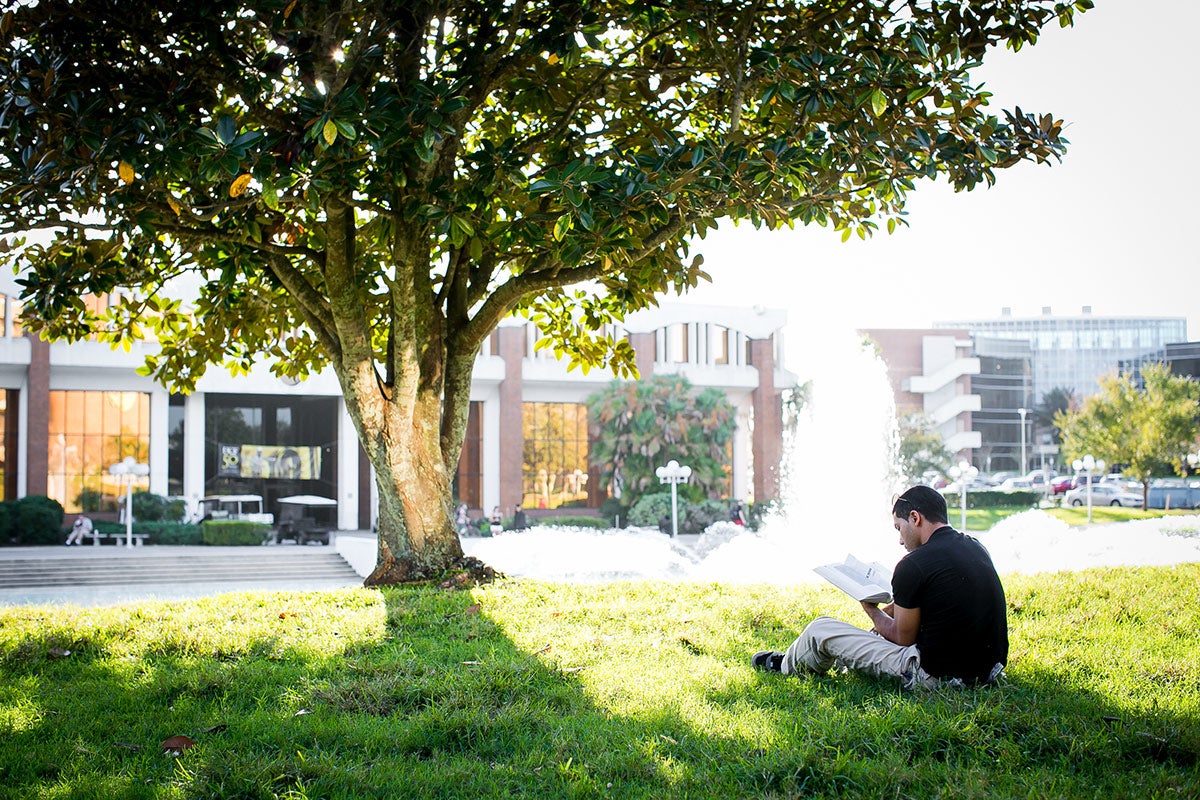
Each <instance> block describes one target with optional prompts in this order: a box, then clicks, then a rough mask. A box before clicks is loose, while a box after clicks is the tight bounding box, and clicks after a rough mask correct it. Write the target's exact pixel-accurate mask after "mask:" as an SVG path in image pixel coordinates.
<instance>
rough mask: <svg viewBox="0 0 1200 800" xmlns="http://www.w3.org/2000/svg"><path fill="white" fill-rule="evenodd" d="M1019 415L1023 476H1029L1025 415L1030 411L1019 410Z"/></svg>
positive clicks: (1025, 409)
mask: <svg viewBox="0 0 1200 800" xmlns="http://www.w3.org/2000/svg"><path fill="white" fill-rule="evenodd" d="M1017 413H1018V414H1020V415H1021V474H1022V475H1027V474H1028V473H1029V470H1028V469H1026V464H1025V415H1026V414H1027V413H1029V409H1027V408H1018V409H1017ZM1043 477H1044V476H1043Z"/></svg>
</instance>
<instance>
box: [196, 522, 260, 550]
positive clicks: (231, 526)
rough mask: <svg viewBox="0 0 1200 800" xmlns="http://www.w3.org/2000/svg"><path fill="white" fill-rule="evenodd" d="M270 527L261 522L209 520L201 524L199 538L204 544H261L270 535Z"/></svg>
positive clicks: (224, 545)
mask: <svg viewBox="0 0 1200 800" xmlns="http://www.w3.org/2000/svg"><path fill="white" fill-rule="evenodd" d="M270 531H271V526H270V525H267V524H265V523H262V522H247V521H246V520H242V519H235V520H224V519H210V520H208V521H207V522H203V523H201V534H200V538H201V541H202V542H203V543H204V544H209V545H220V546H223V547H226V546H230V545H251V544H262V543H263V542H264V541H266V539H267V534H268V533H270Z"/></svg>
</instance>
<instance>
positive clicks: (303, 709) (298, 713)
mask: <svg viewBox="0 0 1200 800" xmlns="http://www.w3.org/2000/svg"><path fill="white" fill-rule="evenodd" d="M311 713H312V712H311V711H309V710H308V709H307V708H302V709H300V710H299V711H297V712H296V713H295V714H292V716H293V717H303V716H304V715H305V714H311Z"/></svg>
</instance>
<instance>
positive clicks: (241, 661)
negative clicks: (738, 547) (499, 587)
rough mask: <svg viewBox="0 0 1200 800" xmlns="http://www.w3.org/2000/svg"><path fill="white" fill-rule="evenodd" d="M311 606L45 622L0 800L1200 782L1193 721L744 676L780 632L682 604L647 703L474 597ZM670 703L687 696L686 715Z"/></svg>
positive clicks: (967, 789)
mask: <svg viewBox="0 0 1200 800" xmlns="http://www.w3.org/2000/svg"><path fill="white" fill-rule="evenodd" d="M306 597H310V598H311V597H316V596H315V595H313V596H306V595H300V594H290V593H279V594H277V595H266V596H260V600H259V602H258V605H257V606H255V607H253V608H249V609H247V608H246V607H244V606H241V607H236V608H238V609H239V610H237V611H236V612H235V613H236V614H237V615H238V616H239V617H240V618H241V619H243V620H245V619H250V623H246V622H244V621H243V622H242V623H241V624H240V627H239V630H246V631H249V633H248V634H247V635H246V636H244V637H243V638H240V639H238V640H230V639H229V638H228V637H224V638H223V637H222V636H221V634H220V627H221V626H222V625H223V624H224V623H223V621H222V613H224V614H225V621H228V617H229V614H228V612H227V608H228V606H223V605H222V603H221V601H220V600H219V599H215V600H214V601H213V603H212V608H211V610H210V613H209V614H207V615H201V616H200V617H199V618H197V619H194V620H193V623H192V624H193V626H194V629H193V630H191V631H172V630H170V624H171V619H172V618H171V617H169V616H168V615H166V614H163V615H161V618H158V619H156V618H155V616H154V611H153V608H154V606H145V607H143V608H148V609H150V610H143V611H139V612H132V611H127V612H120V613H113V614H111V616H110V617H109V618H108V621H107V622H106V624H105V626H104V628H103V629H102V631H101V632H100V633H99V634H97V635H95V636H94V637H93V638H91V639H86V638H85V639H80V638H71V632H72V630H73V629H74V627H73V626H72V625H63V624H60V623H58V622H54V623H53V624H50V620H49V619H48V620H47V623H48V624H47V625H46V626H45V628H44V629H43V630H41V631H40V632H33V631H31V632H29V633H28V634H27V635H25V636H24V637H23V638H22V639H21V640H20V641H19V642H18V643H16V645H15V646H12V647H11V648H9V649H7V650H6V651H5V653H4V656H3V661H4V663H3V667H4V679H3V683H2V684H0V685H2V686H3V697H2V700H0V703H2V707H4V708H6V709H7V710H6V711H5V712H4V713H5V717H4V719H5V721H4V724H3V730H0V734H3V736H4V748H3V750H4V752H5V755H2V756H0V785H2V786H4V787H6V790H7V791H8V792H10V793H11V796H13V797H17V798H22V797H40V796H46V795H50V794H53V795H55V796H64V797H71V796H78V797H84V796H87V797H97V796H104V797H117V796H119V797H164V796H171V797H239V798H259V797H262V798H267V797H281V796H285V795H289V793H290V796H296V797H330V798H350V797H355V798H357V797H379V798H384V797H389V798H390V797H400V796H404V797H447V798H449V797H454V798H460V797H508V796H533V797H537V796H543V797H585V796H586V797H594V796H612V797H656V798H657V797H721V798H725V797H793V796H839V797H872V798H874V797H881V796H888V797H925V796H934V795H944V796H945V795H950V796H958V797H973V796H977V797H993V796H998V795H999V796H1018V795H1019V796H1047V797H1050V796H1062V797H1068V796H1081V795H1088V796H1091V795H1094V794H1096V793H1098V792H1100V793H1106V794H1107V796H1114V797H1119V796H1134V795H1135V794H1136V795H1137V796H1155V795H1159V796H1189V792H1190V793H1191V794H1192V795H1193V796H1194V795H1195V790H1196V789H1197V787H1198V786H1200V779H1198V776H1197V766H1196V763H1197V759H1196V756H1197V752H1200V751H1198V748H1197V725H1198V724H1200V723H1197V721H1196V719H1195V718H1194V716H1189V715H1188V714H1187V713H1185V712H1182V711H1180V712H1176V711H1172V710H1171V709H1158V710H1157V711H1155V712H1154V713H1145V712H1142V713H1133V712H1130V711H1129V710H1128V709H1127V708H1121V707H1119V706H1118V705H1117V704H1115V703H1113V702H1112V701H1109V700H1106V699H1104V698H1100V697H1098V696H1095V695H1094V694H1091V693H1089V692H1087V691H1083V690H1080V689H1079V688H1078V685H1077V682H1073V681H1069V680H1064V678H1063V676H1062V675H1061V674H1056V673H1055V672H1054V671H1053V670H1049V669H1039V668H1038V667H1037V666H1036V665H1025V664H1022V665H1019V667H1017V668H1014V670H1013V677H1012V678H1011V679H1010V681H1009V683H1008V684H1007V685H1005V686H1003V687H1000V688H997V689H985V690H965V691H948V692H937V693H930V692H918V693H902V692H900V691H899V690H898V689H896V688H895V687H894V686H892V685H891V684H887V683H883V682H879V681H872V680H867V679H863V678H859V677H856V676H853V675H832V676H827V677H819V678H805V679H796V678H784V677H783V676H779V675H773V674H762V673H756V672H754V671H752V670H751V669H750V667H749V664H748V661H747V659H748V655H749V652H748V651H746V650H743V648H742V646H741V643H740V641H739V640H740V639H743V638H749V639H754V638H755V637H759V636H761V635H762V634H763V633H764V631H766V632H767V633H769V634H770V636H771V637H772V638H774V637H775V636H776V634H777V628H778V625H779V620H777V619H775V617H774V615H771V614H768V615H766V616H762V617H759V616H755V615H746V614H743V613H741V612H740V611H739V610H736V609H735V610H734V611H733V612H731V613H730V614H728V616H727V618H726V622H727V623H728V625H729V626H730V627H731V628H733V629H734V630H735V632H737V633H738V634H739V635H736V636H733V637H732V638H730V637H728V636H725V635H723V634H724V633H727V632H717V631H713V630H707V629H703V628H700V629H697V628H696V627H694V626H693V627H690V628H689V627H687V626H686V625H684V626H682V627H680V626H679V625H678V624H677V623H676V622H674V621H672V620H674V619H677V618H686V613H682V612H685V611H686V609H684V608H683V607H684V606H686V605H688V604H693V603H695V602H696V597H697V594H696V593H695V592H694V591H689V590H678V591H675V590H664V591H663V592H662V596H661V598H660V600H659V602H660V614H659V615H658V617H659V618H658V619H642V618H637V619H630V620H628V621H627V623H626V624H627V625H628V626H629V627H631V628H634V627H636V628H639V629H644V628H645V627H646V626H653V625H660V627H661V630H662V631H663V632H664V633H665V634H666V635H665V636H663V637H659V638H654V636H650V637H645V636H643V638H642V639H639V640H637V641H641V642H644V641H651V642H653V643H654V644H655V646H656V647H661V651H662V658H661V659H656V660H657V662H658V663H660V664H661V665H662V669H663V670H666V671H667V672H666V673H665V674H666V676H667V677H668V678H670V680H667V681H665V682H664V683H662V686H663V687H664V694H663V696H662V697H661V698H656V697H653V696H650V695H648V694H647V693H646V692H644V691H641V689H642V687H639V686H638V685H637V684H638V682H639V681H640V680H645V681H647V682H649V681H651V680H653V679H661V678H663V674H658V675H655V676H648V675H643V676H639V675H637V674H630V675H623V676H622V677H621V678H620V679H619V680H617V681H616V682H611V681H609V682H606V681H604V680H597V679H598V678H601V677H603V676H599V675H596V674H594V673H596V672H598V671H601V670H611V671H612V672H614V673H618V674H619V671H620V670H621V668H622V659H621V655H620V653H619V652H610V651H611V650H613V646H608V645H603V644H597V645H596V647H595V648H594V652H596V653H597V654H598V655H597V657H596V658H595V659H594V660H593V661H591V662H590V663H587V664H584V665H582V668H581V669H580V668H577V667H576V666H575V665H574V661H575V660H576V658H575V656H571V657H564V658H558V657H556V655H555V651H554V650H553V649H549V650H547V648H546V647H545V646H533V645H530V644H528V642H526V644H525V645H524V646H521V645H518V644H517V640H518V639H525V640H528V639H529V636H527V635H524V634H522V635H520V636H517V635H515V634H514V631H512V630H506V629H505V627H504V625H503V624H501V623H500V622H498V621H497V620H496V619H494V618H493V617H492V616H490V615H489V610H488V607H487V606H488V603H489V598H488V597H487V596H486V594H485V596H484V600H483V606H482V607H481V605H480V603H479V600H478V596H477V595H472V594H471V593H469V592H463V591H443V590H438V589H434V588H426V589H394V590H385V591H383V592H381V593H373V592H367V591H358V592H347V593H343V594H341V595H340V599H339V596H338V595H335V596H334V598H335V599H333V600H330V599H329V597H330V596H329V595H322V596H321V599H320V600H311V601H309V600H306ZM110 611H111V610H110ZM677 612H680V613H678V614H677ZM610 613H612V611H611V608H605V609H594V608H587V607H572V608H571V609H570V611H569V612H563V611H559V610H557V609H547V610H546V614H547V615H557V614H572V615H574V617H573V619H572V620H570V621H569V622H568V623H563V627H562V628H561V634H559V635H563V636H579V637H583V636H586V635H587V634H586V633H585V632H586V631H587V630H588V628H587V626H588V624H589V622H590V621H594V619H595V618H597V617H599V616H603V615H604V614H610ZM251 623H252V624H251ZM154 626H158V628H155V627H154ZM760 626H761V627H760ZM601 629H602V630H614V628H613V627H611V625H610V626H608V627H604V626H602V627H601ZM134 630H138V631H141V632H143V633H145V632H146V631H148V630H149V631H151V638H152V639H153V640H154V641H153V642H152V643H150V644H147V645H145V646H141V647H140V648H138V647H133V648H130V647H129V645H128V644H127V638H129V637H124V638H123V636H122V632H123V631H126V632H131V631H134ZM643 632H644V631H643ZM719 634H722V635H719ZM534 635H536V634H534ZM656 635H657V634H656ZM123 647H125V648H127V649H128V652H122V648H123ZM68 649H70V650H71V655H69V656H61V655H58V656H56V655H54V654H53V652H54V651H56V650H58V651H60V652H61V651H65V650H68ZM564 649H565V648H564ZM575 652H576V653H578V652H582V651H580V650H576V651H575ZM674 683H678V684H680V685H684V686H685V687H690V688H687V690H686V691H683V692H681V694H680V695H679V696H678V697H676V696H673V695H671V694H670V689H671V688H672V684H674ZM680 698H682V699H680ZM180 733H182V734H186V735H188V736H190V737H191V738H193V739H194V740H195V741H196V746H195V747H193V748H191V749H189V750H187V751H185V752H184V753H182V754H181V755H180V756H178V757H171V756H167V755H164V754H163V753H162V751H161V749H160V748H159V743H160V742H161V741H162V740H164V739H166V738H167V737H168V736H170V735H174V734H180Z"/></svg>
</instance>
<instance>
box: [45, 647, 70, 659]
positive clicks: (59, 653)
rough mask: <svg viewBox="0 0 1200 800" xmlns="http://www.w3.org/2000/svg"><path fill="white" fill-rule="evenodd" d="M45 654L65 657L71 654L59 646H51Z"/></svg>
mask: <svg viewBox="0 0 1200 800" xmlns="http://www.w3.org/2000/svg"><path fill="white" fill-rule="evenodd" d="M46 654H47V655H49V656H50V657H51V658H66V657H67V656H69V655H71V651H70V650H64V649H63V648H61V647H51V648H50V649H49V650H48V651H46Z"/></svg>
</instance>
